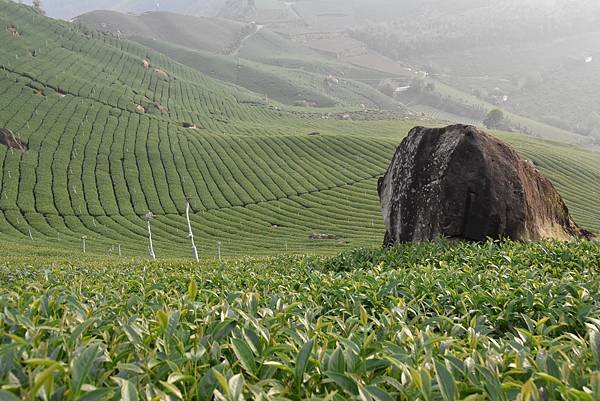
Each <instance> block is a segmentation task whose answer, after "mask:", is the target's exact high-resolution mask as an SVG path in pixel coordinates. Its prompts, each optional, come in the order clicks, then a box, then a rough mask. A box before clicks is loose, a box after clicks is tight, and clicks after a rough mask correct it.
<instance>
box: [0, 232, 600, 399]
mask: <svg viewBox="0 0 600 401" xmlns="http://www.w3.org/2000/svg"><path fill="white" fill-rule="evenodd" d="M599 274H600V245H598V244H592V243H571V244H560V243H541V244H529V245H526V244H517V243H506V244H498V243H491V242H490V243H486V244H481V245H457V244H454V245H449V244H446V243H438V244H429V245H411V246H403V247H399V248H396V249H392V250H389V251H381V250H369V249H363V250H356V251H353V252H350V253H345V254H342V255H340V256H337V257H335V258H332V259H322V258H317V257H287V258H285V257H280V258H275V259H264V260H260V259H258V260H256V259H243V260H238V261H232V262H226V263H224V264H216V263H215V264H206V263H205V264H201V265H198V264H188V263H185V262H181V261H170V262H166V261H165V262H156V263H148V262H139V261H132V262H122V261H121V262H118V261H116V260H114V259H112V260H111V259H105V260H104V261H102V262H100V263H98V262H97V261H91V260H83V259H78V258H70V259H69V260H68V261H64V262H63V261H61V260H60V258H58V259H56V258H54V259H51V260H50V259H46V258H41V259H40V258H26V257H23V256H20V257H19V258H17V259H12V258H4V259H3V260H2V261H1V262H0V294H1V295H0V310H1V311H2V312H1V313H0V339H1V340H2V341H1V342H0V399H2V400H3V401H4V400H5V401H16V400H19V399H23V400H34V399H41V400H50V399H57V400H58V399H65V400H76V399H78V400H119V399H121V400H141V399H148V400H150V399H152V400H155V399H156V400H211V399H216V400H230V401H240V400H243V399H255V400H307V399H310V400H334V401H338V400H339V401H342V400H373V401H388V400H406V401H412V400H430V401H450V400H469V401H474V400H481V401H484V400H490V401H493V400H498V401H508V400H523V401H525V400H527V401H534V400H565V401H566V400H572V401H595V400H598V399H600V398H599V397H600V320H598V316H599V314H600V297H599V295H598V294H600V287H599V286H600V281H599V280H598V279H597V277H598V275H599ZM213 394H214V395H215V397H216V398H213ZM36 395H37V397H36Z"/></svg>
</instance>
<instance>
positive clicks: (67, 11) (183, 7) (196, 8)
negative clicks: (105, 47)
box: [23, 0, 226, 20]
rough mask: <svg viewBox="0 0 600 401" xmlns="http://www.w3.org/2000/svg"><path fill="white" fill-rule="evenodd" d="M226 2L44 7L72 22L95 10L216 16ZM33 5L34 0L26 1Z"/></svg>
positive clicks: (92, 1) (56, 3) (63, 2)
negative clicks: (79, 16) (167, 12)
mask: <svg viewBox="0 0 600 401" xmlns="http://www.w3.org/2000/svg"><path fill="white" fill-rule="evenodd" d="M225 1H226V0H166V1H162V2H161V1H156V0H85V1H81V0H44V1H43V6H44V9H45V10H46V12H47V13H48V15H49V16H50V17H53V18H60V19H64V20H70V19H72V18H75V17H77V16H78V15H81V14H84V13H87V12H90V11H94V10H114V11H121V12H131V13H136V14H139V13H143V12H146V11H171V12H177V13H180V14H186V15H216V14H217V13H219V11H220V10H221V8H222V7H223V6H224V4H225ZM23 2H24V3H26V4H31V3H32V0H24V1H23Z"/></svg>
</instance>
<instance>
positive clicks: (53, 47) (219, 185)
mask: <svg viewBox="0 0 600 401" xmlns="http://www.w3.org/2000/svg"><path fill="white" fill-rule="evenodd" d="M0 28H2V29H0V44H1V45H0V46H1V48H2V51H1V52H0V128H7V129H10V130H11V131H12V132H14V133H15V136H16V137H17V138H19V139H20V140H21V141H23V142H24V143H25V144H26V145H27V146H28V150H27V151H25V152H21V151H18V150H16V149H11V148H8V147H6V146H3V145H0V238H1V239H2V241H3V243H4V244H6V246H4V247H3V249H1V250H0V254H21V253H22V252H23V249H27V252H28V253H31V252H33V253H38V254H40V253H44V252H53V251H57V250H62V251H69V250H70V251H73V250H79V249H81V248H82V244H81V242H82V237H83V236H85V237H87V239H86V242H87V244H86V250H87V252H91V253H96V254H104V255H106V254H108V253H113V254H116V253H117V249H118V248H119V247H120V248H121V251H122V254H123V255H127V256H135V255H143V254H145V253H146V247H147V244H146V223H145V221H144V218H143V217H144V215H146V214H147V213H148V212H152V213H153V214H154V216H155V218H154V220H153V221H152V229H153V235H154V239H155V248H156V253H157V255H158V257H183V256H188V255H189V254H190V251H189V249H190V247H189V242H188V239H187V225H186V222H185V219H184V212H185V199H186V196H189V197H190V199H191V206H192V211H193V213H192V217H191V219H192V226H193V229H194V233H195V235H196V237H197V242H198V245H199V247H200V252H201V256H202V257H213V256H215V254H216V252H217V250H216V248H217V243H221V245H220V247H221V253H222V255H223V256H224V257H232V256H238V255H248V254H254V255H260V254H263V255H272V254H276V253H286V252H287V253H299V252H301V253H334V252H338V251H340V250H343V249H350V248H354V247H357V246H365V245H367V246H369V245H375V244H379V243H380V241H381V238H382V230H383V226H382V221H381V217H380V213H379V206H378V199H377V194H376V189H375V188H376V179H377V177H378V176H380V175H382V174H383V173H384V172H385V170H386V168H387V165H388V163H389V161H390V160H391V156H392V155H393V152H394V150H395V147H396V146H397V145H398V143H399V142H400V140H401V138H402V137H403V136H404V135H405V134H406V132H407V131H408V130H409V129H410V128H411V127H412V126H414V125H416V124H424V123H423V122H418V121H408V120H386V118H388V117H383V120H380V121H344V120H340V119H339V118H340V114H342V113H344V112H343V111H341V110H336V109H331V110H329V111H328V113H329V114H327V113H325V112H323V111H320V112H319V114H317V113H314V112H312V111H311V110H309V109H293V110H292V109H290V108H286V107H284V106H281V105H278V104H276V103H272V102H270V103H269V102H265V100H264V99H261V98H258V97H257V96H255V95H254V94H252V93H250V92H246V91H245V90H243V89H240V88H238V87H234V86H231V85H228V84H225V83H222V82H220V81H215V80H212V79H209V78H207V77H206V76H204V75H201V74H200V73H199V72H198V71H196V70H193V69H191V68H188V67H186V66H183V65H181V64H178V63H176V62H174V61H172V60H170V59H169V58H167V57H165V56H163V55H161V54H160V53H156V52H154V51H152V50H149V49H147V48H144V47H142V46H140V45H138V44H134V43H132V42H128V41H124V40H118V39H116V38H113V37H109V36H104V35H101V34H98V33H95V32H91V31H89V30H87V29H83V28H81V29H80V28H78V27H77V26H75V25H74V24H69V23H66V22H60V21H54V20H51V19H48V18H45V17H42V16H40V15H38V14H36V13H35V12H34V11H32V9H30V8H28V7H26V6H22V5H18V4H15V3H13V2H10V1H7V0H0ZM359 115H362V117H361V118H368V119H369V120H373V119H377V118H379V117H377V115H376V113H375V112H371V113H366V112H363V113H362V114H361V112H359ZM503 138H505V139H507V140H509V141H510V142H512V143H513V144H514V145H515V146H516V147H517V148H518V150H519V151H520V152H521V153H522V154H523V155H524V157H526V158H528V159H530V160H532V161H534V163H535V164H536V165H537V166H538V167H539V168H540V169H541V170H542V171H543V172H544V173H546V174H547V175H548V176H549V177H550V178H551V179H552V180H553V181H554V183H555V184H556V185H557V187H558V188H559V190H560V191H561V193H562V194H563V196H564V197H565V198H566V201H567V203H568V205H569V206H570V208H571V210H572V212H573V214H574V215H575V217H576V219H577V221H578V222H579V223H580V224H582V225H583V226H584V227H586V228H588V229H589V230H592V231H596V232H599V231H600V219H599V218H598V215H599V211H600V201H599V199H600V155H599V154H597V153H591V152H586V151H584V150H580V149H577V148H574V147H565V146H563V145H558V144H553V143H549V142H543V141H539V140H534V139H532V138H528V137H525V136H523V135H504V136H503ZM313 234H331V235H332V236H331V238H335V239H331V240H326V241H318V240H317V241H315V240H311V239H309V237H310V236H311V235H313Z"/></svg>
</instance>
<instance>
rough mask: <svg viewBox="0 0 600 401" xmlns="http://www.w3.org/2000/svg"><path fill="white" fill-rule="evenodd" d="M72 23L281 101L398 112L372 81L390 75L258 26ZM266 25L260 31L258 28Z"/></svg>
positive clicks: (183, 19)
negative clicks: (364, 80)
mask: <svg viewBox="0 0 600 401" xmlns="http://www.w3.org/2000/svg"><path fill="white" fill-rule="evenodd" d="M76 21H77V23H80V24H83V25H85V26H88V27H91V28H94V29H96V30H99V31H101V32H110V33H112V34H113V35H117V36H119V37H125V38H127V39H129V40H132V41H135V42H138V43H140V44H142V45H143V46H146V47H149V48H151V49H154V50H156V51H158V52H160V53H162V54H165V55H167V56H169V57H170V58H171V59H173V60H176V61H178V62H180V63H182V64H185V65H187V66H189V67H192V68H194V69H196V70H198V71H199V72H201V73H203V74H206V75H208V76H210V77H211V78H215V79H218V80H221V81H225V82H230V83H234V84H236V85H239V86H242V87H244V88H246V89H248V90H250V91H253V92H255V93H260V94H261V95H264V96H267V97H269V98H271V99H274V100H276V101H278V102H281V103H284V104H287V105H296V106H306V105H312V106H316V107H334V106H341V107H360V106H361V105H363V106H366V107H367V108H385V109H390V110H398V109H399V108H400V107H401V105H399V104H398V102H396V101H394V99H392V98H391V97H389V96H386V95H384V94H383V93H381V92H380V91H378V90H377V89H376V88H374V87H373V86H370V85H368V84H366V83H365V82H361V79H364V78H367V82H371V83H373V82H375V83H376V82H379V80H381V79H383V78H388V77H390V74H385V73H382V72H378V71H374V70H372V69H369V68H361V67H356V66H353V65H351V64H348V63H342V62H340V61H339V60H337V59H336V58H335V57H330V56H326V55H322V54H319V53H317V52H316V51H314V50H311V49H309V48H308V47H306V46H304V45H302V44H299V43H296V42H294V41H291V40H289V39H286V38H284V37H283V36H281V35H279V34H277V33H275V32H272V31H270V30H269V28H268V27H263V26H261V25H256V24H250V23H241V22H235V21H232V20H224V19H219V18H199V17H190V16H184V15H179V14H172V13H164V12H149V13H144V14H142V15H137V16H136V15H129V14H122V13H118V12H114V11H94V12H90V13H87V14H84V15H81V16H79V17H77V18H76ZM263 28H264V29H263Z"/></svg>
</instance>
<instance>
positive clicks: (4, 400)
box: [0, 390, 21, 401]
mask: <svg viewBox="0 0 600 401" xmlns="http://www.w3.org/2000/svg"><path fill="white" fill-rule="evenodd" d="M0 401H21V399H20V398H19V397H17V396H16V395H14V394H13V393H9V392H8V391H4V390H0Z"/></svg>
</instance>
